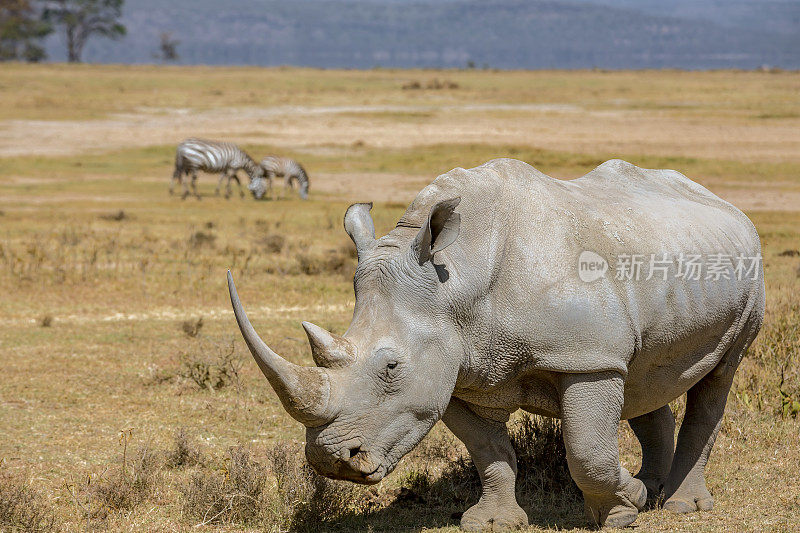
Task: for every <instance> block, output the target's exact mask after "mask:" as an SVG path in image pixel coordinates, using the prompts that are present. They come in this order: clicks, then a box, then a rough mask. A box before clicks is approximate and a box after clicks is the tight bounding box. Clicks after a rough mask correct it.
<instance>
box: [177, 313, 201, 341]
mask: <svg viewBox="0 0 800 533" xmlns="http://www.w3.org/2000/svg"><path fill="white" fill-rule="evenodd" d="M181 329H182V330H183V332H184V333H186V335H187V336H189V337H192V338H194V337H197V335H199V334H200V330H201V329H203V317H200V318H198V319H197V320H194V319H189V320H184V321H183V323H182V324H181Z"/></svg>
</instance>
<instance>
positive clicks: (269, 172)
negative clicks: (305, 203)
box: [250, 155, 308, 200]
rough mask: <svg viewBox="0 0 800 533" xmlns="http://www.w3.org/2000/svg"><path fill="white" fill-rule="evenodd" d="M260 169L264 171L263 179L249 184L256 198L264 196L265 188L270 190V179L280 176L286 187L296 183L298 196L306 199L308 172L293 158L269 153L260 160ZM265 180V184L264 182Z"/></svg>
mask: <svg viewBox="0 0 800 533" xmlns="http://www.w3.org/2000/svg"><path fill="white" fill-rule="evenodd" d="M261 170H262V171H263V172H264V179H262V180H259V181H254V182H252V183H251V184H250V190H252V191H253V193H254V194H255V195H256V198H260V197H261V196H264V194H265V193H266V192H267V190H272V179H273V178H275V177H278V176H281V177H283V181H284V185H285V187H286V189H291V188H293V187H294V186H295V185H296V186H297V190H298V192H299V193H300V198H302V199H303V200H306V199H308V174H306V171H305V169H304V168H303V167H302V166H300V163H298V162H297V161H295V160H294V159H289V158H288V157H279V156H275V155H270V156H267V157H265V158H264V159H262V160H261ZM265 180H266V181H267V184H265V183H264V181H265Z"/></svg>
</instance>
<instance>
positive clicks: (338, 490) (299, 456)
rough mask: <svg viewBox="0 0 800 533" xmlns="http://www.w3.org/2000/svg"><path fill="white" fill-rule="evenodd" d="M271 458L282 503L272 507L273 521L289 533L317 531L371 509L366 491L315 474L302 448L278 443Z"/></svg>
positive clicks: (278, 494) (271, 452)
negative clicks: (355, 513)
mask: <svg viewBox="0 0 800 533" xmlns="http://www.w3.org/2000/svg"><path fill="white" fill-rule="evenodd" d="M270 457H271V459H272V462H271V470H272V474H273V475H274V476H275V482H276V489H277V496H278V504H279V505H278V506H277V507H273V520H274V521H275V522H277V523H279V524H281V525H282V526H284V527H286V528H288V530H289V531H317V530H318V529H319V526H320V524H322V523H326V522H333V521H335V520H337V519H340V518H342V517H344V516H346V515H348V514H349V513H352V512H354V511H356V510H362V511H363V510H368V509H365V508H364V507H365V504H368V498H367V497H366V495H367V491H366V490H365V489H363V488H360V487H358V486H356V485H353V484H352V483H347V482H343V481H334V480H331V479H327V478H324V477H322V476H320V475H318V474H316V473H315V472H314V470H313V469H312V468H311V467H310V466H309V465H308V463H307V462H306V461H305V458H304V455H303V451H302V449H301V448H300V447H299V446H297V445H292V444H287V443H281V444H278V445H276V446H275V447H274V448H273V449H272V450H271V451H270Z"/></svg>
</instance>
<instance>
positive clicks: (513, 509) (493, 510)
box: [461, 502, 528, 531]
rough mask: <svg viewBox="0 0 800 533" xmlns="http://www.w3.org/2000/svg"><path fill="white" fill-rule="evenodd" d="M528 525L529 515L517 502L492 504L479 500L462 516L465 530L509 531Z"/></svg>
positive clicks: (462, 524)
mask: <svg viewBox="0 0 800 533" xmlns="http://www.w3.org/2000/svg"><path fill="white" fill-rule="evenodd" d="M527 525H528V515H527V514H525V511H523V510H522V507H520V506H519V505H517V503H516V502H514V503H513V504H512V503H508V504H505V505H490V504H486V503H481V502H478V503H477V504H476V505H473V506H472V507H470V508H469V509H467V511H466V512H465V513H464V516H462V517H461V529H463V530H464V531H508V530H511V529H519V528H522V527H525V526H527Z"/></svg>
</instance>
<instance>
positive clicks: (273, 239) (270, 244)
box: [258, 233, 286, 254]
mask: <svg viewBox="0 0 800 533" xmlns="http://www.w3.org/2000/svg"><path fill="white" fill-rule="evenodd" d="M258 244H260V245H261V246H262V247H263V248H264V249H265V250H267V251H268V252H269V253H271V254H279V253H281V251H282V250H283V248H284V246H286V237H284V236H283V235H280V234H278V233H270V234H269V235H265V236H264V237H262V238H261V239H259V240H258Z"/></svg>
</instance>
